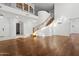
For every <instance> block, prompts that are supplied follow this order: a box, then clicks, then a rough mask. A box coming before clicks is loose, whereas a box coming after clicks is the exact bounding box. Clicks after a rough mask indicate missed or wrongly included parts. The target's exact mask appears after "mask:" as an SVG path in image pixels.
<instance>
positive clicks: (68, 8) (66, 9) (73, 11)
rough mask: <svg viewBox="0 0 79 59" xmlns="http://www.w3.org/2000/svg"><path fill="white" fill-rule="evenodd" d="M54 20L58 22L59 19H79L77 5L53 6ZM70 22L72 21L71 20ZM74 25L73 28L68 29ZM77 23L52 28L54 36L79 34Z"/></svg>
mask: <svg viewBox="0 0 79 59" xmlns="http://www.w3.org/2000/svg"><path fill="white" fill-rule="evenodd" d="M54 11H55V20H58V19H59V18H61V17H66V18H67V20H68V21H69V20H70V18H77V17H79V3H56V4H55V9H54ZM71 20H72V19H71ZM74 20H75V19H74ZM72 25H74V26H75V27H74V28H72V27H69V26H72ZM78 25H79V22H74V21H72V22H70V23H69V24H68V23H66V24H63V25H58V26H56V27H55V28H54V33H55V34H59V35H60V34H63V35H65V34H68V33H69V34H70V32H71V33H78V32H79V27H78Z"/></svg>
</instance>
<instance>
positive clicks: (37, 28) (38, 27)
mask: <svg viewBox="0 0 79 59" xmlns="http://www.w3.org/2000/svg"><path fill="white" fill-rule="evenodd" d="M51 19H54V18H52V17H51V16H49V17H48V18H47V19H46V20H45V21H44V22H42V23H41V24H39V25H37V26H35V27H33V33H34V32H35V31H37V30H39V29H40V28H41V26H42V25H44V24H45V23H46V22H47V24H46V25H45V26H48V25H49V22H50V21H51ZM50 23H51V22H50Z"/></svg>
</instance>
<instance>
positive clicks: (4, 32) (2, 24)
mask: <svg viewBox="0 0 79 59" xmlns="http://www.w3.org/2000/svg"><path fill="white" fill-rule="evenodd" d="M8 35H9V24H8V22H6V21H3V20H0V36H8Z"/></svg>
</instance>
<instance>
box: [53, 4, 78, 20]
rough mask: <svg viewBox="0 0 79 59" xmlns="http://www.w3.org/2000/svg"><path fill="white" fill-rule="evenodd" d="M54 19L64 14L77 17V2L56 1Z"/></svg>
mask: <svg viewBox="0 0 79 59" xmlns="http://www.w3.org/2000/svg"><path fill="white" fill-rule="evenodd" d="M54 11H55V19H57V18H59V17H61V16H66V17H68V18H74V17H79V3H56V4H55V9H54Z"/></svg>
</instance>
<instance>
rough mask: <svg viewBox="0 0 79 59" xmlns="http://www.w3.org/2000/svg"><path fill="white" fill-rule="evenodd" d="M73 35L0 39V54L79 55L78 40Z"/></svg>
mask: <svg viewBox="0 0 79 59" xmlns="http://www.w3.org/2000/svg"><path fill="white" fill-rule="evenodd" d="M75 39H76V38H75V37H74V35H71V37H67V36H46V37H42V36H41V37H35V38H33V37H31V36H30V37H27V38H17V39H11V40H5V41H0V55H7V56H70V55H79V40H78V38H77V40H75Z"/></svg>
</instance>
